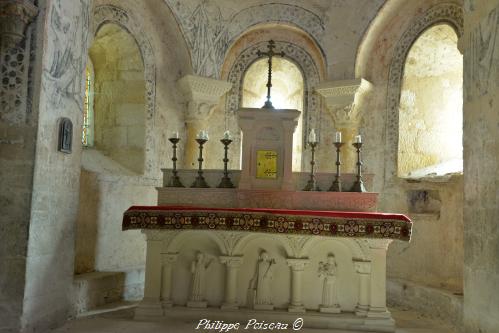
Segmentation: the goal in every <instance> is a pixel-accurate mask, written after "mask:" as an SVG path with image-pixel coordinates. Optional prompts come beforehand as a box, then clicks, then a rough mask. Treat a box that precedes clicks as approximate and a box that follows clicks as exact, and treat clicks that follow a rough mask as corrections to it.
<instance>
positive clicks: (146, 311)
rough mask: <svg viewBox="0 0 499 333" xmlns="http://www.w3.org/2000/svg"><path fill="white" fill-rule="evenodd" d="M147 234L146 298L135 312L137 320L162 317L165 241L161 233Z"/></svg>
mask: <svg viewBox="0 0 499 333" xmlns="http://www.w3.org/2000/svg"><path fill="white" fill-rule="evenodd" d="M142 232H143V233H145V234H146V241H147V245H146V276H145V282H144V298H143V299H142V301H141V302H140V304H139V306H138V307H137V309H136V311H135V317H136V318H144V317H145V318H147V317H151V316H162V315H163V309H162V306H161V303H160V296H161V271H162V265H161V249H162V245H163V239H162V237H161V231H153V230H145V231H142Z"/></svg>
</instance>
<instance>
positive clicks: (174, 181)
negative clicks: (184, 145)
mask: <svg viewBox="0 0 499 333" xmlns="http://www.w3.org/2000/svg"><path fill="white" fill-rule="evenodd" d="M168 140H169V141H170V142H171V143H172V144H173V157H172V162H173V170H172V177H171V178H170V182H169V183H168V185H167V187H185V186H184V185H183V184H182V182H181V181H180V178H179V177H178V171H177V143H178V142H179V141H180V139H179V138H169V139H168Z"/></svg>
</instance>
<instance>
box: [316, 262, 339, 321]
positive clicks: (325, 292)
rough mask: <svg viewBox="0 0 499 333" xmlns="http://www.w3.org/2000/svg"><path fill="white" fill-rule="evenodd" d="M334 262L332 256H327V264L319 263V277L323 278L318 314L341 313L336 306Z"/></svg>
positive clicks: (335, 270)
mask: <svg viewBox="0 0 499 333" xmlns="http://www.w3.org/2000/svg"><path fill="white" fill-rule="evenodd" d="M337 268H338V265H337V264H336V260H335V258H334V255H333V254H330V255H328V257H327V262H322V261H321V262H319V270H318V273H319V277H323V278H324V282H323V285H322V304H321V306H320V312H328V313H339V312H341V308H340V305H339V304H338V296H337V286H336V276H337Z"/></svg>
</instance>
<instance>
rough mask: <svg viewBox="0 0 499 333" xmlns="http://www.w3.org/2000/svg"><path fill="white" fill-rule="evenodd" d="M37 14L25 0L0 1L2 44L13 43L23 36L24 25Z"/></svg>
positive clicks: (34, 8) (0, 36) (0, 37)
mask: <svg viewBox="0 0 499 333" xmlns="http://www.w3.org/2000/svg"><path fill="white" fill-rule="evenodd" d="M37 14H38V9H37V8H36V6H35V5H33V4H32V3H30V2H29V1H27V0H1V1H0V39H1V41H2V44H3V45H6V44H7V45H11V44H13V45H15V44H18V43H19V42H21V41H22V40H23V39H24V37H25V31H26V27H27V26H28V24H29V23H31V21H33V19H34V18H35V17H36V15H37Z"/></svg>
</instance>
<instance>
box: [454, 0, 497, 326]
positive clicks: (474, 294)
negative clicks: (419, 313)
mask: <svg viewBox="0 0 499 333" xmlns="http://www.w3.org/2000/svg"><path fill="white" fill-rule="evenodd" d="M465 3H466V4H465V8H466V14H465V31H466V34H465V37H464V41H463V44H464V56H465V57H464V68H465V73H464V90H465V101H464V170H465V174H464V186H465V194H464V199H465V202H464V222H465V224H464V239H465V257H464V264H465V270H464V316H465V318H464V322H465V325H464V328H465V329H464V330H465V332H467V333H492V332H497V330H498V327H499V317H498V316H497V314H498V313H499V297H498V289H499V260H498V255H499V224H498V222H497V221H498V218H499V197H498V192H497V189H498V181H499V131H498V125H499V112H498V111H497V107H498V105H499V1H497V0H473V1H471V0H468V1H465Z"/></svg>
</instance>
